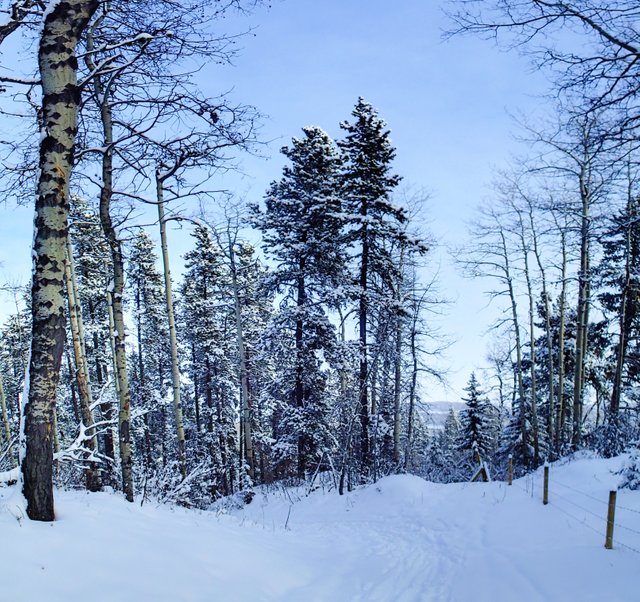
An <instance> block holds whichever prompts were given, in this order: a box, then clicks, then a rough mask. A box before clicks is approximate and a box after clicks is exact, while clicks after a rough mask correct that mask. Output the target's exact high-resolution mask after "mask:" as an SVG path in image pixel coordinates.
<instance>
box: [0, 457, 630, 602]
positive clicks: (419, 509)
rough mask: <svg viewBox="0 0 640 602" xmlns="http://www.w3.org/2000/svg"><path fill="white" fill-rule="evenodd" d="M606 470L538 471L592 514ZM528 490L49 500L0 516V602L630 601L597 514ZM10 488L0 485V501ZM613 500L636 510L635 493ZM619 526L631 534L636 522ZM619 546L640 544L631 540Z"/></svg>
mask: <svg viewBox="0 0 640 602" xmlns="http://www.w3.org/2000/svg"><path fill="white" fill-rule="evenodd" d="M619 462H620V460H618V461H617V464H616V461H603V460H578V461H576V462H574V463H571V464H566V465H564V466H557V467H553V468H552V473H553V475H554V477H557V478H558V479H559V481H560V482H562V481H564V482H565V483H567V484H571V486H573V487H577V488H579V489H582V490H583V491H586V492H587V493H589V494H590V495H592V496H594V500H595V501H593V500H592V503H593V506H589V508H593V510H597V511H598V512H600V508H598V506H601V505H602V504H601V503H600V502H598V500H600V499H601V498H602V497H603V495H604V494H606V492H607V491H608V488H610V487H612V486H613V487H615V481H616V477H613V476H612V475H611V470H612V468H613V469H615V468H617V467H618V466H619ZM539 482H540V475H539V474H536V475H534V477H533V480H531V479H530V478H529V479H528V480H525V479H521V480H520V481H519V482H516V483H514V486H513V487H507V486H506V485H505V484H504V483H489V484H483V483H477V484H454V485H436V484H432V483H427V482H425V481H423V480H422V479H419V478H418V477H413V476H409V475H404V476H393V477H387V478H385V479H383V480H382V481H380V482H379V483H377V484H376V485H372V486H369V487H365V488H360V489H358V490H356V491H354V492H352V493H350V494H347V495H345V496H342V497H340V496H338V495H337V494H336V493H335V491H332V492H329V493H326V494H323V493H321V492H314V493H312V494H311V495H309V496H306V495H304V492H301V490H300V491H297V492H296V491H294V492H293V493H292V492H291V491H287V492H283V491H275V492H271V493H267V494H265V493H258V494H257V495H256V496H255V498H254V500H253V501H252V503H251V504H249V505H248V506H246V507H244V508H243V509H242V510H235V511H232V512H230V514H228V515H224V514H223V515H216V514H215V513H214V512H192V511H186V510H183V509H180V508H170V507H166V506H157V505H154V504H152V503H147V504H145V505H144V506H143V507H142V508H141V507H140V506H139V505H138V504H135V505H131V504H127V503H126V502H124V501H123V500H121V499H120V498H119V497H118V496H114V495H110V494H92V495H88V494H85V493H82V492H58V494H57V500H58V501H57V506H58V508H57V510H58V520H57V521H56V522H55V523H45V524H42V523H30V522H29V521H24V520H23V521H20V522H18V521H16V520H15V518H13V517H12V516H11V515H10V514H9V513H8V512H7V511H2V512H0V537H1V538H2V542H3V546H1V547H0V567H1V568H0V571H1V573H2V574H3V575H4V576H6V579H5V580H3V588H0V602H40V601H41V600H47V602H76V601H78V602H80V601H81V600H82V601H84V600H87V599H90V600H91V602H129V601H134V600H135V601H136V602H183V601H184V602H244V601H247V602H387V601H389V602H512V601H514V602H515V601H517V602H543V601H544V602H555V601H557V602H573V601H575V602H589V601H591V600H593V601H596V600H598V602H601V601H602V600H607V601H611V602H632V601H636V600H638V599H639V598H638V595H637V587H636V583H635V580H636V578H635V575H636V573H637V565H638V561H639V560H640V558H639V557H638V556H639V555H638V554H635V553H633V552H631V551H629V550H625V549H622V548H621V547H620V546H617V547H616V549H614V550H613V551H606V550H604V548H603V545H602V544H603V540H602V541H601V538H600V537H599V531H598V530H602V531H603V529H604V516H603V520H602V521H601V522H599V521H598V520H596V518H597V517H596V518H593V520H592V521H590V522H589V523H586V522H585V521H586V519H585V514H584V513H580V512H577V513H575V514H574V515H572V516H568V515H567V514H566V513H564V512H563V511H562V510H563V507H562V506H561V505H560V504H561V500H560V499H559V498H554V492H555V491H557V492H558V493H559V492H560V490H559V489H558V488H554V487H553V486H552V490H551V503H550V504H549V505H548V506H543V505H542V502H541V499H540V493H541V491H540V490H541V488H540V486H539V485H538V483H539ZM552 483H553V481H552ZM532 484H533V485H535V487H534V492H533V495H532V494H531V486H532ZM525 489H526V490H527V491H525ZM10 493H11V490H10V489H9V490H7V489H5V490H0V505H1V503H2V499H7V496H8V495H10ZM563 495H565V499H568V498H566V495H567V492H566V491H563ZM576 495H577V494H576ZM596 498H597V499H596ZM621 498H622V502H621V504H623V505H626V506H630V507H632V508H635V509H636V510H640V492H621ZM576 500H578V498H575V500H574V501H576ZM587 500H588V498H587ZM578 501H580V503H582V504H585V503H586V502H585V501H584V499H583V500H578ZM585 507H586V506H585ZM566 508H568V506H567V507H566ZM566 508H565V509H566ZM605 509H606V508H605ZM624 520H625V521H627V525H628V526H631V527H634V528H636V529H637V530H638V531H640V514H633V513H629V512H627V513H626V515H625V518H624ZM633 520H636V521H637V523H633V522H629V521H633ZM585 524H588V525H589V526H590V527H591V529H589V528H586V527H585ZM285 525H286V528H285ZM592 529H596V531H598V532H594V531H593V530H592ZM625 535H626V537H627V539H626V541H627V544H628V545H632V546H635V547H638V548H640V534H639V535H638V536H635V535H634V534H633V533H631V532H627V533H626V534H625ZM629 537H632V538H633V537H635V539H629Z"/></svg>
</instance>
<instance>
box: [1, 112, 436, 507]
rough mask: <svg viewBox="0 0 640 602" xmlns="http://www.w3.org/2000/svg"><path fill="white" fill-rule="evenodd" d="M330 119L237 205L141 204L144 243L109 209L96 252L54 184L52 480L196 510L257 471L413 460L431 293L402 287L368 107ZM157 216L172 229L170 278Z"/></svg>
mask: <svg viewBox="0 0 640 602" xmlns="http://www.w3.org/2000/svg"><path fill="white" fill-rule="evenodd" d="M341 128H342V130H343V131H344V133H345V135H344V138H343V139H341V140H339V141H338V142H337V143H334V142H333V140H331V138H330V137H329V136H328V135H327V134H326V133H325V132H324V131H323V130H321V129H320V128H318V127H306V128H303V136H302V137H301V138H294V139H293V141H292V144H291V145H290V146H288V147H285V148H283V149H282V153H283V154H284V155H285V157H286V158H287V159H288V164H287V165H286V166H285V168H284V169H283V172H282V175H281V177H280V179H278V180H276V181H274V182H273V183H272V184H271V185H270V187H269V189H268V190H267V191H266V193H265V196H264V201H263V202H262V203H257V204H255V205H253V206H250V207H248V208H246V210H242V208H240V207H238V206H235V207H231V206H227V208H226V210H225V212H224V216H223V215H222V214H223V212H222V211H218V212H217V215H218V217H217V221H215V220H214V219H213V218H211V217H208V215H210V213H209V214H207V213H203V214H202V215H200V216H196V217H187V216H185V215H184V214H176V213H175V212H172V211H170V212H169V213H167V214H165V213H164V204H167V207H168V208H169V210H170V209H171V203H170V202H169V201H166V202H165V203H159V204H158V208H159V209H160V217H159V219H158V225H157V226H156V228H159V229H160V236H159V238H160V241H161V244H160V246H159V247H158V246H157V245H156V244H155V243H154V242H153V239H152V237H151V236H150V234H149V231H148V229H145V228H142V227H136V226H135V225H134V224H133V223H131V222H127V221H123V222H121V224H120V225H119V228H118V229H117V230H116V232H117V239H116V242H117V244H116V245H114V244H113V240H110V230H109V228H105V227H104V220H103V218H102V216H101V215H100V205H99V204H98V203H96V202H93V201H91V200H90V199H87V198H86V196H85V195H82V194H81V193H80V191H78V192H77V193H75V194H74V195H73V196H72V198H71V208H70V214H69V231H68V238H67V247H66V257H65V263H64V265H65V321H66V333H67V335H66V340H65V342H64V350H63V356H62V359H63V361H62V366H61V383H60V386H58V388H57V394H56V405H55V416H54V424H55V427H54V438H53V447H54V452H55V454H56V455H55V458H56V466H57V468H56V472H55V479H56V480H57V481H58V482H59V483H61V484H66V485H71V486H86V487H87V488H88V489H89V490H92V491H96V490H99V489H101V488H103V487H104V486H107V485H108V486H110V487H113V488H117V489H122V491H123V492H124V494H125V495H126V497H127V498H128V499H130V500H132V499H133V495H134V494H144V495H152V496H154V497H159V498H162V499H169V500H173V501H177V502H180V503H182V504H187V505H196V506H199V507H205V506H206V505H208V504H209V503H211V502H212V501H213V500H214V499H216V498H217V497H219V496H224V495H230V494H233V493H236V492H240V491H249V490H250V489H251V487H252V486H253V485H254V484H261V483H270V482H272V481H274V480H282V479H287V478H291V477H295V478H296V479H298V480H304V479H307V480H312V479H314V478H315V476H316V475H317V474H318V473H319V472H323V473H327V474H329V475H331V478H332V479H334V480H335V485H336V487H337V488H338V489H339V490H340V492H343V491H345V490H346V489H349V488H351V487H353V486H355V485H357V484H360V483H361V482H366V481H369V480H371V479H373V480H375V479H377V478H379V477H380V476H382V475H384V474H388V473H390V472H394V471H398V470H417V469H418V468H419V466H420V462H421V458H422V455H423V450H424V446H425V433H426V414H425V413H424V411H419V408H418V404H419V398H420V384H421V382H422V381H423V378H421V377H420V378H419V374H420V373H421V372H422V371H424V370H425V369H426V368H425V359H426V356H425V351H426V350H427V349H428V346H427V342H426V339H427V338H428V337H427V334H428V330H427V328H426V326H425V323H424V316H425V309H427V308H429V307H432V306H433V304H434V303H435V302H436V300H435V299H434V298H433V294H434V293H433V291H432V290H430V289H429V287H425V286H423V285H421V284H420V277H419V272H420V268H421V265H422V262H423V258H424V256H425V254H426V253H427V251H428V249H427V246H426V244H425V243H424V242H422V241H421V240H420V238H419V237H418V236H417V235H416V234H415V231H416V227H415V225H413V224H412V222H411V220H410V216H409V210H410V209H412V210H416V209H418V207H415V206H414V207H404V206H402V205H401V204H400V203H394V202H393V200H392V199H393V198H394V197H396V198H398V197H399V194H398V191H397V187H398V184H399V182H400V177H399V176H398V175H396V174H394V173H393V166H392V163H393V159H394V156H395V149H394V148H393V146H392V145H391V142H390V139H389V132H388V130H387V129H386V126H385V124H384V122H383V121H382V119H381V118H380V117H379V116H378V114H377V112H376V110H375V109H374V108H373V107H372V106H371V105H370V104H368V103H367V102H366V101H364V100H363V99H359V100H358V103H357V104H356V106H355V108H354V110H353V113H352V120H351V121H345V122H343V123H342V124H341ZM215 213H216V212H215V211H214V214H215ZM175 219H179V220H181V221H182V222H183V223H184V222H187V223H188V224H190V228H191V238H192V249H191V250H190V251H188V252H187V253H186V254H185V256H184V258H183V259H184V269H183V273H182V274H181V276H180V278H179V280H178V281H176V282H174V281H173V280H172V279H171V277H170V275H169V263H168V258H169V251H170V247H169V244H168V241H167V232H166V225H167V223H169V222H170V221H171V220H175ZM249 228H254V229H255V230H254V234H253V235H251V238H252V239H256V238H259V237H258V236H257V235H258V234H260V235H261V238H262V244H261V248H260V249H256V248H255V247H254V245H253V244H252V243H250V242H249V241H248V240H247V232H248V229H249ZM114 249H115V253H114ZM262 257H265V258H266V260H265V259H262ZM160 266H164V270H163V269H161V268H160ZM118 270H120V274H118ZM16 294H17V293H16ZM27 301H28V300H27ZM29 305H30V304H29V303H28V302H27V303H26V307H25V309H24V310H23V311H19V312H17V313H16V314H15V315H13V316H11V317H10V318H9V320H8V321H7V322H6V323H5V324H4V325H3V327H2V345H1V346H0V376H1V379H2V382H3V384H4V394H5V399H6V400H8V403H7V404H6V408H7V409H6V412H4V413H3V425H4V431H3V433H4V435H3V440H2V441H3V447H4V449H5V450H7V446H8V444H9V443H10V442H14V443H15V442H16V441H17V439H18V437H19V433H18V430H19V418H20V412H19V410H20V399H21V392H22V390H23V387H24V374H25V366H26V363H25V362H26V361H27V357H28V353H29V344H30V336H31V311H30V307H29ZM430 336H431V337H433V336H434V335H433V332H432V333H431V335H430ZM431 370H432V371H434V372H435V370H434V369H433V367H432V368H431ZM3 407H4V406H3ZM7 451H8V450H7ZM12 458H15V455H13V456H12V454H11V453H10V452H8V453H7V454H6V455H5V458H4V463H5V466H6V467H9V466H10V465H11V461H12Z"/></svg>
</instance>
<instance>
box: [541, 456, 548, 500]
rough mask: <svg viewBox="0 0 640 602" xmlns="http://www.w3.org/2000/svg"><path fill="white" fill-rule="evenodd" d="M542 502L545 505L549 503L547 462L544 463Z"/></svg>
mask: <svg viewBox="0 0 640 602" xmlns="http://www.w3.org/2000/svg"><path fill="white" fill-rule="evenodd" d="M542 503H543V504H544V505H545V506H546V505H547V504H548V503H549V464H547V463H546V462H545V463H544V492H543V494H542Z"/></svg>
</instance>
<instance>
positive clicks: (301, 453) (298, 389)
mask: <svg viewBox="0 0 640 602" xmlns="http://www.w3.org/2000/svg"><path fill="white" fill-rule="evenodd" d="M304 269H305V261H304V259H301V260H300V265H299V266H298V273H299V276H298V287H297V299H296V306H297V309H298V316H297V319H296V334H295V339H296V340H295V344H296V381H295V387H294V400H295V406H296V408H297V409H298V412H300V417H301V418H303V415H304V360H305V358H304V348H303V347H304V323H303V321H302V312H303V308H304V305H305V300H306V293H305V283H304V276H303V275H302V274H304ZM303 420H304V418H303ZM305 448H306V437H305V433H304V428H303V429H302V430H301V432H300V433H299V434H298V478H299V479H301V480H304V477H305V472H306V469H307V462H306V449H305Z"/></svg>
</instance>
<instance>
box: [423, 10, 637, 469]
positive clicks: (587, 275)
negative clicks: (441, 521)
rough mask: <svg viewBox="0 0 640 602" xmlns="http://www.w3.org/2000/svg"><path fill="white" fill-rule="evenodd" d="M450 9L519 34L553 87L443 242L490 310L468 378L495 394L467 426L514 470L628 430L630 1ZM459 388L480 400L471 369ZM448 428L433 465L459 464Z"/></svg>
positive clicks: (464, 24)
mask: <svg viewBox="0 0 640 602" xmlns="http://www.w3.org/2000/svg"><path fill="white" fill-rule="evenodd" d="M451 9H452V11H453V14H452V17H453V20H454V22H455V23H456V29H455V31H454V32H453V33H479V34H490V35H492V36H493V35H495V36H496V37H497V38H498V39H499V40H500V41H503V42H505V43H509V44H516V45H518V46H519V47H520V48H521V49H522V50H523V51H524V52H525V53H527V54H528V56H529V57H530V58H531V59H532V61H533V62H534V64H535V65H536V66H537V67H538V68H540V69H543V70H546V73H548V74H549V76H550V80H549V81H550V83H551V89H552V93H553V97H554V98H555V101H554V102H555V104H554V103H549V104H548V105H546V108H547V111H545V115H546V117H544V118H541V117H536V116H535V115H534V116H530V117H529V120H528V121H527V122H526V123H524V124H521V131H522V132H524V135H523V138H524V142H526V143H527V145H528V147H529V150H528V152H527V154H526V155H525V156H524V157H519V158H518V159H517V160H516V161H514V166H513V167H512V168H511V169H508V170H505V171H503V172H502V173H501V174H499V175H498V176H497V178H496V183H495V185H494V187H493V194H492V195H491V197H490V198H489V199H487V201H485V202H484V203H483V204H482V205H481V206H480V208H479V210H478V213H477V216H476V219H475V220H474V223H473V225H472V227H471V233H470V234H471V236H470V242H469V243H467V244H466V245H462V246H460V247H459V248H458V249H457V250H456V259H457V260H458V262H459V264H460V266H461V267H462V269H463V270H464V271H465V272H466V274H467V275H468V276H469V277H473V278H483V279H485V280H486V281H487V282H488V283H490V284H489V285H488V287H487V293H488V294H489V297H490V301H491V303H492V305H493V306H494V307H495V308H496V309H497V310H499V312H500V313H499V317H498V319H497V320H496V322H495V324H494V326H493V328H492V330H491V332H490V337H491V343H490V345H489V352H488V357H487V361H488V364H489V368H488V369H487V370H486V371H485V373H484V379H483V387H481V388H484V390H485V391H486V394H487V395H488V396H490V397H491V399H492V401H493V404H492V406H487V405H486V404H485V403H483V404H480V405H481V406H482V407H483V408H484V409H483V411H482V412H480V414H482V419H481V420H480V419H479V420H480V422H481V423H484V424H487V425H493V426H491V427H490V428H487V429H486V432H485V433H484V435H482V436H480V435H474V438H475V439H476V440H478V445H479V446H480V447H483V448H485V449H486V459H487V460H490V461H491V462H492V463H493V465H494V468H495V469H496V470H504V467H505V466H506V459H507V457H508V455H512V456H513V458H514V462H515V465H516V468H517V469H519V470H520V471H525V470H528V469H531V468H534V467H536V466H537V465H539V464H540V463H541V462H543V461H545V460H547V459H549V460H551V459H555V458H558V457H561V456H562V455H564V454H567V453H569V452H571V451H574V450H577V449H580V448H582V447H589V448H592V449H595V450H597V451H598V452H600V453H602V454H604V455H607V456H610V455H615V454H618V453H620V452H621V451H622V450H623V449H625V448H626V447H627V446H629V445H631V444H633V443H634V442H636V441H637V438H638V434H639V432H638V426H639V424H638V418H639V416H638V384H639V380H638V379H639V377H640V370H639V368H640V364H639V360H640V346H639V345H640V280H639V278H640V221H639V219H638V217H639V208H640V205H639V203H640V188H639V187H638V182H639V176H640V171H639V167H638V165H639V164H638V144H637V139H638V137H637V133H638V132H637V118H638V106H637V91H638V81H639V79H638V76H639V75H640V74H639V73H638V68H637V59H638V57H639V56H640V52H639V50H638V45H637V40H638V30H637V23H638V17H640V12H639V11H638V7H637V4H636V3H634V2H628V1H626V0H619V1H615V2H571V1H568V2H553V3H547V2H537V1H535V0H532V1H531V2H528V1H527V2H515V1H514V2H510V1H507V2H452V3H451ZM572 35H574V36H578V37H572ZM576 39H577V40H582V41H583V42H584V43H585V47H588V48H589V51H588V52H586V51H585V50H584V48H585V47H582V48H580V47H578V46H577V45H576V43H575V41H576ZM469 388H470V390H469V396H470V397H479V398H481V399H485V396H484V395H481V394H479V393H478V391H479V389H478V383H477V382H476V381H475V379H472V381H471V382H470V384H469ZM472 391H473V392H472ZM469 411H470V410H469V409H467V410H466V413H465V414H463V419H464V420H467V418H468V414H469ZM464 416H467V418H464ZM496 421H497V422H498V424H500V423H501V426H498V428H496V426H495V425H496ZM459 437H460V435H459V434H456V424H455V422H454V419H453V417H450V419H449V420H448V421H447V425H446V427H445V430H444V432H443V433H441V434H440V435H439V437H438V438H437V440H436V441H435V442H434V444H433V446H432V451H431V452H430V455H431V456H432V457H433V458H435V463H436V465H437V464H438V463H441V459H442V458H443V457H446V458H449V462H447V463H445V464H446V465H447V467H446V468H442V470H438V469H437V466H436V468H435V469H434V470H435V472H436V473H438V474H440V476H441V478H443V479H444V480H447V479H449V478H452V477H451V473H452V472H453V473H455V472H456V466H459V464H460V458H459V456H456V454H458V452H460V449H461V448H460V445H461V443H460V441H459ZM468 437H469V435H467V439H468ZM478 438H479V439H478ZM487 440H490V441H491V445H487V444H486V442H487ZM456 441H457V442H456ZM467 444H468V442H467ZM467 444H465V445H467ZM465 445H463V446H462V449H464V447H465ZM432 468H433V467H432ZM463 472H464V471H463Z"/></svg>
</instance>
